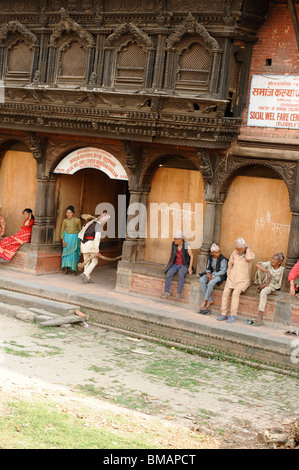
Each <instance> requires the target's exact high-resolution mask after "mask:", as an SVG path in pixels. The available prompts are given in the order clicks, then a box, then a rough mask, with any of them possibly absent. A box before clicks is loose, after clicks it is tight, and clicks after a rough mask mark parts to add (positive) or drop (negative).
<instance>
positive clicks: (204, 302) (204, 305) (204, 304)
mask: <svg viewBox="0 0 299 470" xmlns="http://www.w3.org/2000/svg"><path fill="white" fill-rule="evenodd" d="M206 306H207V301H206V300H204V301H203V303H202V304H201V305H200V306H199V308H206Z"/></svg>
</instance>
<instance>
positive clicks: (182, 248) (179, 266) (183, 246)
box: [163, 230, 193, 299]
mask: <svg viewBox="0 0 299 470" xmlns="http://www.w3.org/2000/svg"><path fill="white" fill-rule="evenodd" d="M192 264H193V253H192V250H191V247H190V245H189V243H187V242H185V235H184V232H182V231H180V230H179V231H178V232H177V233H176V235H175V237H174V241H173V242H172V245H171V252H170V256H169V259H168V262H167V263H166V265H165V266H164V268H163V269H164V272H165V273H166V280H165V288H164V294H163V297H169V296H170V295H171V292H170V287H171V282H172V279H173V276H174V275H175V274H176V273H178V276H179V282H178V289H177V295H176V298H177V299H179V298H181V294H182V290H183V287H184V280H185V276H186V274H187V272H188V273H189V274H192Z"/></svg>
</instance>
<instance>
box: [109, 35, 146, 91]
mask: <svg viewBox="0 0 299 470" xmlns="http://www.w3.org/2000/svg"><path fill="white" fill-rule="evenodd" d="M145 66H146V51H145V50H144V49H143V48H142V47H140V46H139V45H138V44H135V43H131V44H129V45H128V46H126V47H124V48H123V49H122V50H121V51H120V52H119V54H118V58H117V65H116V75H115V81H114V86H115V87H116V88H122V89H127V90H129V89H133V90H136V89H137V90H139V89H141V88H142V87H143V84H144V76H145Z"/></svg>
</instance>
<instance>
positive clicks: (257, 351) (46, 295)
mask: <svg viewBox="0 0 299 470" xmlns="http://www.w3.org/2000/svg"><path fill="white" fill-rule="evenodd" d="M125 266H126V265H125V264H124V263H123V262H121V263H119V265H118V270H117V263H111V264H109V265H106V266H98V267H97V268H96V269H95V271H94V273H93V280H94V283H93V284H84V283H83V281H82V279H81V278H80V276H74V275H72V274H68V275H64V274H62V272H59V273H51V274H44V275H36V274H30V273H27V272H24V271H23V272H21V271H16V270H14V269H9V266H7V265H6V266H5V267H4V268H3V266H2V265H0V286H1V288H0V302H9V303H10V304H16V303H18V305H23V304H24V305H26V306H27V308H28V307H29V305H30V304H31V306H33V307H36V308H39V309H40V308H42V309H43V310H45V307H44V306H43V305H44V302H45V300H50V301H55V302H60V303H64V304H68V305H67V308H69V306H70V305H73V306H76V307H78V308H79V309H80V310H81V311H82V312H83V313H85V314H88V315H89V320H88V323H89V326H90V329H91V330H92V328H93V327H95V328H104V329H111V330H113V331H117V332H119V333H122V334H126V335H130V336H135V337H141V338H145V339H148V340H150V341H154V342H159V343H163V344H166V345H168V346H171V347H175V348H181V349H183V350H185V351H189V352H191V353H193V354H199V355H203V356H205V357H210V358H221V359H226V360H233V361H235V362H241V363H246V364H251V365H254V366H255V367H258V368H267V369H270V370H275V371H279V372H282V373H288V374H292V375H294V374H295V375H299V337H294V336H287V335H285V332H286V330H287V329H289V328H290V326H287V325H284V324H283V322H277V321H276V322H267V323H266V324H265V325H263V326H261V327H253V326H249V325H246V324H245V322H244V320H243V319H242V318H241V316H240V317H239V318H238V320H237V322H236V323H233V324H227V323H226V322H219V321H217V316H218V313H217V311H216V310H213V311H212V314H211V315H209V316H203V315H200V314H198V308H197V305H195V304H194V305H191V304H188V303H187V302H186V298H185V299H184V298H183V299H182V300H180V301H174V300H168V299H163V298H161V293H163V289H162V291H159V296H156V297H155V296H154V293H153V290H151V289H152V288H150V287H148V289H149V291H148V292H147V295H145V294H141V293H140V291H139V293H136V292H137V291H136V292H135V293H133V292H128V291H127V290H125V287H126V285H127V286H128V285H131V275H132V273H130V272H128V270H125ZM127 268H128V266H127ZM140 268H141V266H140ZM143 268H144V269H146V270H147V274H148V277H149V279H147V282H148V284H147V285H148V286H151V283H154V282H156V281H157V282H158V281H159V282H158V284H157V286H159V285H163V277H164V274H163V273H162V274H161V277H160V276H158V275H156V278H154V276H153V277H151V276H149V274H150V273H149V267H148V266H147V267H146V266H143ZM156 269H158V268H157V267H156ZM139 275H141V273H139ZM144 276H145V274H144V273H143V274H142V277H144ZM120 280H122V283H121V282H120ZM159 283H160V284H159ZM161 283H162V284H161ZM121 284H122V285H121ZM132 285H133V284H132ZM135 285H136V284H135ZM185 287H186V288H188V289H189V291H190V296H191V291H192V292H193V293H194V290H195V291H196V292H197V293H198V296H199V284H198V280H197V278H196V277H195V276H190V277H189V278H188V279H186V286H185ZM158 290H159V287H157V292H158ZM186 291H187V289H186ZM220 293H221V290H219V294H220ZM149 294H150V295H149ZM185 294H186V292H185ZM28 296H29V297H28ZM192 298H195V297H192ZM41 299H42V303H43V305H41ZM244 299H245V296H244ZM198 300H199V297H198ZM296 300H297V302H298V303H299V300H298V299H296ZM184 302H186V303H184ZM215 303H216V301H215ZM290 305H291V304H290ZM1 313H2V314H5V312H1V309H0V325H1ZM244 318H245V317H244ZM276 319H277V318H276ZM37 327H38V326H37ZM0 330H1V328H0ZM79 348H80V345H78V349H79Z"/></svg>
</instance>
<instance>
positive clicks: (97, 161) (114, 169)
mask: <svg viewBox="0 0 299 470" xmlns="http://www.w3.org/2000/svg"><path fill="white" fill-rule="evenodd" d="M84 168H94V169H96V170H101V171H103V172H104V173H106V175H108V176H109V178H111V179H117V180H128V176H127V173H126V171H125V169H124V167H123V166H122V164H121V163H120V162H119V161H118V160H117V159H116V158H115V157H114V156H113V155H111V153H109V152H106V151H105V150H101V149H97V148H93V147H86V148H83V149H79V150H75V151H74V152H72V153H70V154H69V155H67V156H66V157H65V158H64V159H63V160H61V162H60V163H59V164H58V165H57V167H56V168H55V170H54V173H63V174H66V175H73V174H74V173H76V171H79V170H83V169H84Z"/></svg>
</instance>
